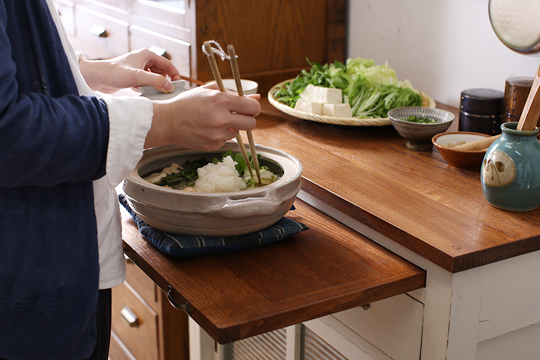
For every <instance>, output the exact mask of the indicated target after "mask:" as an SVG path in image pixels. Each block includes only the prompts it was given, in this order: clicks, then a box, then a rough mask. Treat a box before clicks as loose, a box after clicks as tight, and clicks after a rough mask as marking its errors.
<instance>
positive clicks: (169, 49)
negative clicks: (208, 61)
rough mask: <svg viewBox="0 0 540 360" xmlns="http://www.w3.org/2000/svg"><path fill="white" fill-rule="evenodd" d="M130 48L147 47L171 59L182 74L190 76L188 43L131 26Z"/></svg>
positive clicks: (189, 46) (189, 47)
mask: <svg viewBox="0 0 540 360" xmlns="http://www.w3.org/2000/svg"><path fill="white" fill-rule="evenodd" d="M130 47H131V50H137V49H141V48H147V49H150V50H151V51H153V52H155V53H157V54H159V55H161V56H163V57H165V58H167V59H169V60H171V61H172V62H173V64H174V65H175V66H176V68H177V69H178V71H179V72H180V73H181V74H182V75H184V76H191V72H190V63H191V62H190V49H191V45H190V43H188V42H186V41H183V40H179V39H176V38H173V37H170V36H166V35H162V34H160V33H157V32H154V31H151V30H148V29H145V28H142V27H140V26H132V27H131V37H130Z"/></svg>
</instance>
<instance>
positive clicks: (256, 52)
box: [192, 0, 347, 93]
mask: <svg viewBox="0 0 540 360" xmlns="http://www.w3.org/2000/svg"><path fill="white" fill-rule="evenodd" d="M193 3H194V5H195V6H196V8H197V11H196V19H195V20H194V21H195V24H196V31H195V33H194V35H195V36H196V40H195V41H194V44H193V46H194V50H193V51H201V50H200V49H201V46H202V45H203V42H204V41H207V40H216V41H217V42H218V43H220V44H221V46H222V47H223V49H226V48H227V45H229V44H232V45H234V47H235V50H236V54H237V55H238V65H239V67H240V74H241V76H242V78H244V79H251V80H255V81H257V82H258V83H259V91H261V92H262V93H266V92H268V90H270V87H271V86H272V85H275V84H276V83H277V82H279V81H277V80H278V79H281V80H280V81H282V80H286V79H290V78H294V77H295V76H296V75H297V74H298V73H299V72H300V70H301V69H304V68H308V67H309V64H308V62H307V61H306V58H309V60H310V61H313V62H318V63H327V62H330V63H331V62H334V60H339V61H344V60H345V39H346V15H347V11H346V2H345V1H344V0H295V1H289V0H257V1H253V0H236V1H235V2H234V6H231V2H230V1H229V0H197V1H194V2H193ZM192 66H196V69H197V72H198V79H199V80H203V81H209V80H213V76H212V71H211V69H210V66H209V64H208V60H207V59H206V56H200V57H197V60H196V64H192ZM218 66H219V71H220V73H221V75H222V76H223V78H232V71H231V67H230V64H229V62H228V61H218Z"/></svg>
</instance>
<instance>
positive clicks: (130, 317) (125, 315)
mask: <svg viewBox="0 0 540 360" xmlns="http://www.w3.org/2000/svg"><path fill="white" fill-rule="evenodd" d="M120 316H122V319H124V321H125V322H127V323H128V325H129V326H130V327H138V326H139V318H138V317H137V315H135V313H134V312H133V311H131V309H130V308H128V307H127V305H126V306H124V308H123V309H122V310H120Z"/></svg>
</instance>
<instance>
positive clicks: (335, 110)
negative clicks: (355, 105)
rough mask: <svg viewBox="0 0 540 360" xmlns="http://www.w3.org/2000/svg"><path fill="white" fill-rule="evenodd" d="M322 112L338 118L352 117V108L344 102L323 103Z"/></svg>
mask: <svg viewBox="0 0 540 360" xmlns="http://www.w3.org/2000/svg"><path fill="white" fill-rule="evenodd" d="M322 114H323V115H327V116H333V117H339V118H352V117H353V116H352V109H351V106H350V105H349V104H348V103H345V104H323V108H322Z"/></svg>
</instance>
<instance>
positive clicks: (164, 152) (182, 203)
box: [123, 142, 302, 237]
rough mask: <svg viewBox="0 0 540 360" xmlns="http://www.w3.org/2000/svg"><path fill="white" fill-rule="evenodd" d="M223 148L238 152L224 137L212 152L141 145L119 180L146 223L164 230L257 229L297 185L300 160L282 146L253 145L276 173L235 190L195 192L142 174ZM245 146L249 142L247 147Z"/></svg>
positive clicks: (272, 219) (220, 232) (284, 208)
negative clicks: (136, 161) (255, 184)
mask: <svg viewBox="0 0 540 360" xmlns="http://www.w3.org/2000/svg"><path fill="white" fill-rule="evenodd" d="M227 150H232V151H234V152H240V149H239V147H238V144H237V143H234V142H228V143H226V144H225V145H224V146H223V147H222V148H221V149H219V150H217V151H214V152H204V151H197V150H186V149H182V148H179V147H176V146H166V147H158V148H153V149H149V150H145V151H144V154H143V157H142V159H141V160H140V162H139V164H138V165H137V167H136V168H135V170H134V171H133V172H132V173H131V174H130V175H129V176H128V177H127V178H126V179H125V180H124V183H123V191H124V193H125V196H126V200H127V202H128V204H129V205H130V207H131V208H132V209H133V211H134V212H135V213H136V214H137V215H138V216H139V217H140V218H141V219H142V220H144V221H145V222H146V223H147V224H149V225H151V226H153V227H155V228H156V229H159V230H163V231H166V232H170V233H174V234H180V235H193V236H216V237H222V236H236V235H243V234H248V233H251V232H254V231H259V230H262V229H264V228H267V227H268V226H271V225H273V224H274V223H276V222H277V221H279V220H280V219H281V218H282V217H283V216H284V215H285V214H286V213H287V212H288V211H289V209H290V208H291V206H292V205H293V202H294V200H295V198H296V195H297V193H298V191H299V190H300V186H301V175H302V165H301V163H300V162H299V161H298V160H297V159H296V158H294V157H293V156H291V155H288V154H286V153H284V152H282V151H279V150H275V149H271V148H267V147H263V146H256V151H257V154H260V155H261V157H260V160H259V162H260V165H261V166H262V165H266V166H268V167H270V169H271V170H272V171H273V172H274V173H276V174H279V175H280V176H281V178H280V179H279V180H278V181H276V182H274V183H272V184H270V185H266V186H263V187H259V188H255V189H249V190H244V191H237V192H224V193H198V192H188V191H181V190H175V189H168V188H164V187H161V186H158V185H155V184H152V183H150V182H148V181H146V180H144V179H143V177H145V176H147V175H149V174H151V173H155V172H160V171H161V170H162V169H163V168H164V167H166V166H170V165H171V164H172V163H176V164H178V165H180V166H182V165H183V164H185V163H186V161H194V160H197V159H199V158H200V157H201V156H204V157H205V158H207V159H208V160H212V159H213V158H220V157H221V154H222V153H224V152H226V151H227ZM248 152H249V147H248Z"/></svg>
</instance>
